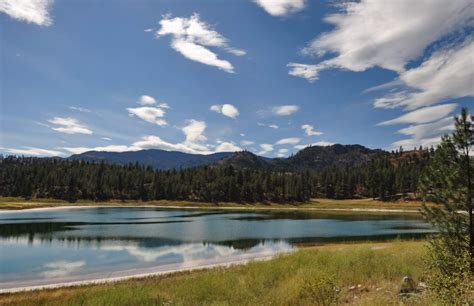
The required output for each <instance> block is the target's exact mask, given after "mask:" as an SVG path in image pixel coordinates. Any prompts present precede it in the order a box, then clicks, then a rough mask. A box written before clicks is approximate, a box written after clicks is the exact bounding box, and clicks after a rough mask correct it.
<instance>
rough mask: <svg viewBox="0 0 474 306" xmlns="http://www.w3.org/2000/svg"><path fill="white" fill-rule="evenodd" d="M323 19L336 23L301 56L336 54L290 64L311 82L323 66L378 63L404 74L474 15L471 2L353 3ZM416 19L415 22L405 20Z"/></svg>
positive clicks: (355, 67) (351, 67)
mask: <svg viewBox="0 0 474 306" xmlns="http://www.w3.org/2000/svg"><path fill="white" fill-rule="evenodd" d="M339 7H340V9H341V10H340V12H338V13H335V14H331V15H329V16H327V17H326V18H325V21H326V22H327V23H330V24H332V25H334V29H333V30H332V31H329V32H327V33H325V34H323V35H321V36H319V37H317V38H316V39H314V40H313V41H312V42H311V43H309V44H308V46H307V47H306V48H304V49H303V53H304V54H308V55H316V56H323V55H326V54H330V55H331V54H335V56H333V57H331V58H329V59H327V60H325V61H322V62H320V63H318V64H316V65H307V64H297V63H291V64H290V65H289V66H290V69H291V70H290V73H291V74H292V75H295V76H300V77H305V78H306V79H308V80H309V81H314V80H316V79H317V77H318V73H319V72H320V71H321V70H324V69H330V68H336V69H346V70H351V71H364V70H366V69H369V68H372V67H375V66H379V67H382V68H385V69H389V70H393V71H397V72H400V73H401V72H403V71H404V69H405V65H406V64H407V63H408V62H409V61H410V60H413V59H415V58H417V57H418V56H420V55H421V54H422V52H423V50H424V49H425V48H426V47H427V46H428V45H429V44H431V43H432V42H434V41H436V40H438V39H440V38H441V37H443V36H445V35H447V34H449V33H451V32H453V31H456V30H458V29H460V28H462V27H464V26H466V24H468V21H469V20H471V19H472V11H473V9H474V3H473V2H472V1H470V0H459V1H448V2H446V1H444V0H419V1H416V2H413V1H411V0H400V1H370V0H362V1H354V2H352V1H351V2H344V3H343V4H341V5H339ZM407 20H415V21H416V22H407Z"/></svg>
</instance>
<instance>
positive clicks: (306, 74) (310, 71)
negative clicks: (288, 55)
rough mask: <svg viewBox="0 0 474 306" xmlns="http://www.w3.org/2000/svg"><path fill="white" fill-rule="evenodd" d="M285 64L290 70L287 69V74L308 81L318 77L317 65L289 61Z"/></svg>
mask: <svg viewBox="0 0 474 306" xmlns="http://www.w3.org/2000/svg"><path fill="white" fill-rule="evenodd" d="M286 66H287V67H289V68H290V70H289V71H288V74H289V75H292V76H295V77H300V78H304V79H306V80H308V81H309V82H310V83H312V82H314V81H316V80H317V79H318V72H319V67H318V65H310V64H298V63H289V64H288V65H286Z"/></svg>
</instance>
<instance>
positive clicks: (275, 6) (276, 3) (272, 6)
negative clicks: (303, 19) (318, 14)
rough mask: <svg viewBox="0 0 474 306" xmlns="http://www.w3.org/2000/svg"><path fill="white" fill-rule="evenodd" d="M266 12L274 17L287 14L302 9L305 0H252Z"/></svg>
mask: <svg viewBox="0 0 474 306" xmlns="http://www.w3.org/2000/svg"><path fill="white" fill-rule="evenodd" d="M254 2H255V3H256V4H258V5H259V6H260V7H262V8H263V9H264V10H265V11H266V12H267V13H268V14H270V15H272V16H276V17H283V16H287V15H289V14H291V13H295V12H298V11H301V10H303V9H304V8H305V7H306V0H254Z"/></svg>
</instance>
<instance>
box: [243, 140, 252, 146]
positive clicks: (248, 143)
mask: <svg viewBox="0 0 474 306" xmlns="http://www.w3.org/2000/svg"><path fill="white" fill-rule="evenodd" d="M254 143H255V142H254V141H251V140H242V141H241V142H240V144H241V145H243V146H250V145H253V144H254Z"/></svg>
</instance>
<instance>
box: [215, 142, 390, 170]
mask: <svg viewBox="0 0 474 306" xmlns="http://www.w3.org/2000/svg"><path fill="white" fill-rule="evenodd" d="M389 156H391V154H390V153H388V152H386V151H383V150H373V149H369V148H366V147H364V146H361V145H340V144H335V145H332V146H325V147H322V146H309V147H306V148H304V149H302V150H301V151H299V152H298V153H296V154H295V155H292V156H290V157H288V158H275V159H269V158H264V157H260V156H257V155H255V154H253V153H251V152H248V151H242V152H236V153H234V154H233V155H230V156H228V157H226V158H223V159H221V160H220V161H219V162H218V163H217V164H218V165H221V166H229V165H232V166H233V167H235V168H252V169H260V170H264V169H265V170H279V171H303V170H316V171H318V170H324V169H327V168H330V167H332V166H336V167H346V166H347V167H352V166H358V165H361V164H365V163H368V162H370V161H372V160H374V159H376V158H380V157H385V158H388V157H389Z"/></svg>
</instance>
